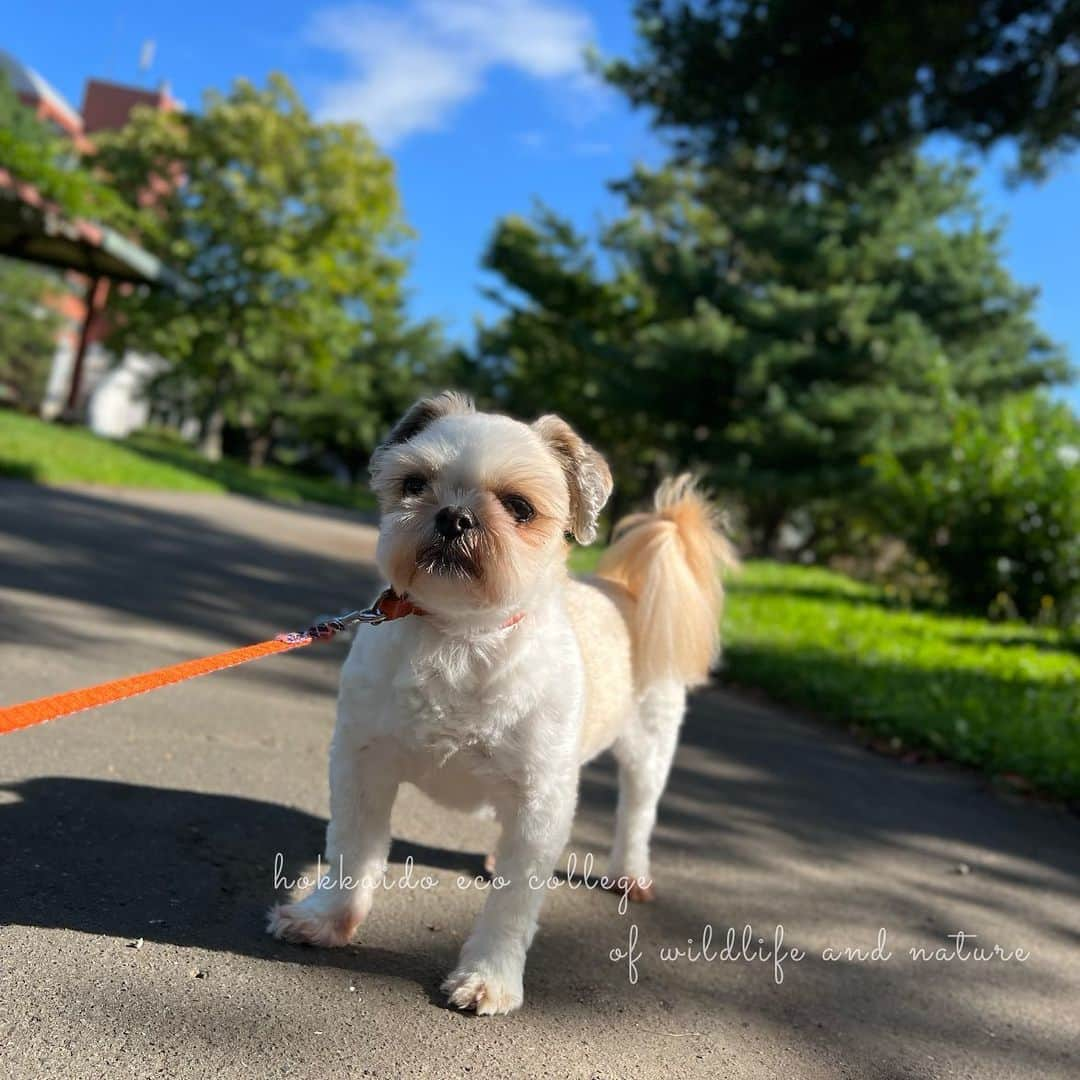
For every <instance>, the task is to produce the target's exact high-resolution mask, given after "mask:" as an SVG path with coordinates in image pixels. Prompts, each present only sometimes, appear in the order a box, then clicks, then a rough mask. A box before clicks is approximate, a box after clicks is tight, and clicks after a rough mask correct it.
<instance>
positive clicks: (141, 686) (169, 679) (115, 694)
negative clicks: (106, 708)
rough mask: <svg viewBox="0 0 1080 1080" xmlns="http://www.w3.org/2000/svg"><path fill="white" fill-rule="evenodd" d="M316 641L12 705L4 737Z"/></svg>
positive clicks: (1, 713)
mask: <svg viewBox="0 0 1080 1080" xmlns="http://www.w3.org/2000/svg"><path fill="white" fill-rule="evenodd" d="M314 640H315V639H314V638H310V637H306V636H304V635H296V640H295V641H294V640H284V639H281V638H274V639H273V640H272V641H260V642H259V644H258V645H248V646H246V647H245V648H243V649H231V650H230V651H229V652H223V653H217V654H215V655H214V656H204V657H202V658H201V659H199V660H185V661H184V662H183V663H181V664H173V665H172V666H171V667H163V668H158V669H157V670H155V671H144V672H143V673H142V674H141V675H130V676H128V678H126V679H114V680H113V681H112V682H106V683H100V684H99V685H97V686H88V687H86V688H85V689H83V690H69V691H68V692H67V693H66V694H53V695H52V696H51V697H43V698H38V699H37V700H36V701H24V702H23V703H22V704H21V705H9V706H7V708H3V709H0V735H6V734H7V733H8V732H9V731H18V730H19V729H20V728H28V727H33V726H34V725H35V724H44V723H45V721H46V720H56V719H58V718H59V717H61V716H71V715H72V713H79V712H85V711H86V710H87V709H96V708H97V707H98V706H99V705H109V704H111V703H112V702H114V701H123V700H125V699H126V698H130V697H135V696H136V695H137V694H145V693H148V692H149V691H150V690H157V689H158V687H160V686H172V684H173V683H178V682H183V681H184V680H185V679H194V678H196V677H197V676H199V675H209V674H210V673H211V672H212V671H223V670H224V669H225V668H231V667H236V665H237V664H246V663H247V662H248V661H249V660H261V659H262V658H263V657H264V656H273V655H274V653H280V652H288V651H289V650H290V649H299V648H301V647H303V646H304V645H310V644H311V643H312V641H314Z"/></svg>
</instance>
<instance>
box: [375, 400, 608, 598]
mask: <svg viewBox="0 0 1080 1080" xmlns="http://www.w3.org/2000/svg"><path fill="white" fill-rule="evenodd" d="M371 475H372V486H373V487H374V490H375V493H376V495H377V496H378V499H379V506H380V509H381V511H382V520H381V524H380V529H379V544H378V548H377V560H378V563H379V568H380V569H381V570H382V572H383V574H384V575H385V576H386V578H387V579H388V580H389V582H390V584H391V585H392V586H393V587H394V589H395V590H396V591H397V592H398V593H399V594H401V595H405V594H408V595H409V597H410V598H411V599H413V600H415V601H416V603H417V604H419V605H420V606H421V607H425V608H428V609H429V610H431V611H435V612H448V613H449V612H462V613H467V612H468V611H479V610H488V609H491V610H505V609H510V608H513V607H514V606H515V605H516V604H517V603H518V602H519V601H521V600H523V599H524V598H525V597H527V596H528V595H530V593H531V592H532V590H533V589H534V588H535V587H536V585H537V583H538V582H540V581H542V580H544V579H545V577H546V575H547V573H548V572H550V569H551V567H552V565H553V564H554V563H555V562H557V561H559V562H561V561H562V559H563V558H564V557H565V539H564V538H565V535H566V534H567V533H572V534H573V535H574V536H575V537H576V538H577V539H578V540H579V541H580V542H582V543H591V541H592V540H593V539H594V538H595V536H596V519H597V516H598V515H599V513H600V510H601V509H602V508H603V505H604V503H605V502H606V501H607V498H608V496H609V495H610V494H611V473H610V471H609V469H608V467H607V464H606V463H605V462H604V460H603V458H601V457H600V455H599V454H597V453H596V451H594V450H593V449H592V448H591V447H590V446H588V445H587V444H586V443H585V442H583V441H582V440H581V439H580V438H579V437H578V436H577V435H576V434H575V433H574V431H573V430H572V429H571V428H570V427H569V425H568V424H566V423H565V421H563V420H560V419H559V418H558V417H557V416H544V417H541V418H540V419H539V420H537V421H536V423H535V424H532V425H528V424H522V423H519V422H518V421H516V420H511V419H510V418H509V417H506V416H497V415H493V414H490V413H477V412H476V411H475V409H474V407H473V404H472V402H471V401H470V400H469V399H468V398H466V397H464V396H462V395H460V394H455V393H452V392H447V393H443V394H439V395H437V396H436V397H433V398H426V399H424V400H421V401H418V402H417V403H416V404H415V405H413V406H412V408H411V409H409V411H408V412H407V413H406V414H405V415H404V416H403V417H402V418H401V420H400V421H398V423H397V425H396V426H395V427H394V429H393V430H392V431H391V432H390V435H389V436H388V438H387V440H386V442H384V443H383V444H382V445H381V446H380V447H379V448H378V449H377V450H376V451H375V453H374V454H373V455H372V459H371Z"/></svg>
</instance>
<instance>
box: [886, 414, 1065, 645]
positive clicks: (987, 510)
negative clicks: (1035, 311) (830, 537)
mask: <svg viewBox="0 0 1080 1080" xmlns="http://www.w3.org/2000/svg"><path fill="white" fill-rule="evenodd" d="M952 412H953V415H952V420H951V422H952V437H951V439H950V449H949V451H948V452H947V453H944V454H940V455H935V456H933V457H932V458H931V459H930V460H927V461H924V462H922V463H919V464H908V465H906V466H905V464H904V463H903V462H901V461H900V460H899V459H898V458H897V457H896V456H895V455H882V457H881V459H880V461H879V470H880V482H881V489H882V490H881V499H882V503H883V512H884V516H885V518H886V520H887V522H888V524H889V526H890V527H891V529H892V530H893V531H894V532H895V534H896V535H897V536H900V537H902V538H903V539H904V540H905V542H906V543H907V545H908V546H909V547H910V548H911V549H912V550H913V551H915V552H917V553H918V554H919V555H921V556H922V558H924V559H925V560H926V561H927V563H929V564H930V566H931V567H932V568H934V569H935V570H937V571H938V572H939V573H940V574H941V575H942V577H943V578H944V580H945V582H946V585H947V588H948V592H949V598H950V600H951V601H952V602H953V603H954V604H955V605H958V606H964V607H968V608H973V609H975V610H977V611H987V610H993V611H997V612H999V613H1000V612H1003V613H1006V614H1013V615H1015V614H1019V615H1021V616H1023V617H1024V618H1028V619H1035V618H1040V619H1042V620H1044V621H1058V622H1061V623H1062V624H1064V625H1076V624H1080V422H1078V421H1077V419H1076V417H1075V416H1074V415H1073V413H1072V412H1071V410H1070V409H1069V408H1068V407H1067V406H1066V405H1063V404H1055V403H1053V402H1050V401H1048V400H1046V399H1045V398H1043V397H1040V396H1029V397H1019V398H1013V399H1010V400H1008V401H1006V402H1005V403H1003V404H1002V405H1001V406H999V407H997V408H995V409H992V410H989V411H980V410H978V409H975V408H973V407H971V406H960V407H956V408H955V409H954V410H952Z"/></svg>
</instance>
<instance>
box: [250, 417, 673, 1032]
mask: <svg viewBox="0 0 1080 1080" xmlns="http://www.w3.org/2000/svg"><path fill="white" fill-rule="evenodd" d="M435 402H436V405H435V407H433V406H432V403H431V402H426V403H418V406H419V405H423V406H424V408H423V409H422V410H418V407H414V410H418V411H420V412H421V413H422V414H423V415H424V416H425V418H426V416H427V414H429V413H434V414H435V416H434V417H433V418H432V419H431V420H430V421H427V420H426V419H425V426H424V427H423V429H422V430H420V431H416V430H410V433H409V436H408V438H407V439H406V440H404V441H403V444H402V445H388V446H385V447H383V448H381V449H380V460H381V461H393V460H394V459H395V456H396V457H398V458H400V456H401V454H402V453H411V452H414V451H415V453H417V454H418V455H423V461H424V465H425V468H430V469H431V470H432V473H433V479H432V491H433V495H432V500H431V505H430V507H427V509H425V504H423V503H422V502H421V503H420V505H419V506H418V507H417V506H415V505H414V504H410V503H406V507H405V510H400V509H399V508H398V506H397V503H396V501H395V500H396V499H397V498H398V496H397V495H396V494H395V492H396V491H397V488H396V487H393V486H386V485H385V484H384V486H383V487H382V488H380V483H381V480H380V475H379V474H378V473H376V476H375V486H376V490H378V491H379V494H380V499H381V501H382V503H383V509H384V518H383V532H382V536H381V539H380V545H379V553H380V554H379V559H380V565H382V566H383V568H384V572H386V573H387V576H388V577H390V576H391V574H390V567H391V566H394V565H396V566H398V568H399V569H398V572H399V573H400V572H401V571H400V559H399V561H398V563H394V558H395V554H396V553H397V554H400V551H401V550H404V548H403V545H407V544H412V545H414V546H415V543H416V533H417V530H418V529H419V530H422V529H423V528H424V524H423V520H424V519H423V514H424V513H428V512H429V513H431V514H434V512H435V511H436V510H437V509H438V505H439V503H441V502H445V501H446V500H447V499H448V498H452V500H453V502H454V504H462V505H476V506H481V505H486V504H485V503H484V501H483V495H484V491H485V490H488V489H490V490H495V488H497V483H498V476H497V475H496V476H495V477H494V478H492V477H491V476H490V473H491V472H492V468H493V466H492V459H493V458H495V459H498V458H499V456H500V453H499V452H496V451H495V450H494V449H492V445H493V443H492V440H493V439H494V440H495V441H496V442H498V443H499V445H500V446H501V447H503V448H505V447H506V445H507V438H506V436H507V434H508V433H509V434H510V435H511V436H514V433H513V432H512V431H509V429H508V428H507V426H506V425H507V424H508V423H510V422H508V421H507V420H506V419H505V418H502V417H490V416H485V415H483V414H472V413H463V412H462V410H461V408H460V406H458V405H457V403H456V402H452V403H451V404H452V405H454V406H455V407H454V408H452V409H451V408H449V407H447V408H446V409H445V410H444V411H446V412H447V414H448V415H446V416H445V417H441V416H439V415H438V413H439V403H440V402H444V399H435ZM515 426H516V427H517V428H520V429H521V430H520V432H519V433H518V434H517V435H516V438H517V443H516V444H514V443H513V439H511V440H510V445H512V446H513V447H514V449H513V453H514V454H517V455H544V454H550V453H553V452H552V451H549V450H547V449H546V448H545V445H544V444H543V442H542V441H541V439H539V438H537V437H536V436H535V435H534V434H533V433H532V429H529V428H526V427H525V426H524V425H515ZM412 427H413V428H415V425H412ZM496 437H497V438H496ZM489 444H490V445H489ZM485 447H487V449H486V450H484V449H483V448H485ZM478 448H479V451H482V452H479V451H478ZM586 449H588V448H586ZM391 451H393V452H391ZM590 453H592V454H595V452H594V451H590ZM478 458H479V460H477V459H478ZM399 464H400V463H399ZM549 464H553V467H552V468H549V469H547V470H546V471H545V468H542V467H541V468H537V469H534V470H532V472H531V473H528V475H537V476H539V477H540V478H541V481H540V482H541V483H545V484H565V485H568V486H570V487H571V488H572V485H573V483H574V477H573V476H572V475H571V476H568V477H567V478H566V479H563V471H562V470H564V469H566V468H567V465H566V462H565V460H559V459H557V458H554V457H553V458H552V460H551V462H550V463H549ZM586 464H588V466H589V467H591V468H595V466H594V465H592V464H591V463H589V462H587V463H586ZM605 468H606V467H605ZM495 471H496V473H497V472H498V468H497V467H495ZM481 474H483V477H482V478H481ZM445 478H449V479H445ZM545 478H546V479H545ZM589 482H590V481H589V480H588V478H586V485H587V484H588V483H589ZM394 484H397V485H399V486H400V481H399V480H395V481H394ZM440 485H441V486H440ZM492 485H495V487H492ZM450 489H452V493H451V494H448V492H450ZM548 494H550V496H551V498H550V502H549V504H550V505H552V506H559V507H562V508H563V509H562V511H560V512H562V513H565V514H567V515H570V514H572V513H574V512H576V511H575V509H574V508H573V507H572V506H571V503H572V501H573V499H572V491H571V493H570V494H569V495H568V492H567V490H566V489H565V488H560V489H559V490H557V491H552V492H549V493H548ZM490 501H491V500H489V502H490ZM597 501H598V500H596V499H593V503H594V504H595V503H596V502H597ZM410 507H412V509H410ZM599 510H600V505H595V508H592V507H591V508H590V512H591V517H592V520H591V521H586V522H585V523H584V524H585V527H586V528H589V527H595V515H596V514H597V513H599ZM418 516H419V518H420V520H419V522H418V520H417V519H418ZM496 524H497V523H496ZM504 524H505V523H504ZM569 525H570V522H569V521H566V522H558V521H556V522H554V523H550V524H549V525H548V526H546V528H547V529H548V533H550V536H549V535H548V533H543V534H542V535H540V536H539V538H537V536H536V535H535V534H534V536H533V538H532V539H531V541H530V542H529V543H527V544H526V543H525V542H524V541H521V542H520V546H518V547H516V548H515V547H514V545H515V544H518V543H519V541H518V539H517V537H518V535H519V534H518V533H517V532H515V531H514V529H513V528H509V529H504V533H505V534H506V535H507V536H509V540H506V539H505V538H504V540H502V541H500V542H503V543H508V544H509V545H510V547H511V550H510V552H509V555H508V558H509V559H510V561H511V563H512V566H511V567H510V568H508V569H506V570H505V571H504V572H505V576H506V581H507V582H511V583H512V585H513V591H514V595H513V596H512V597H509V600H511V601H512V603H510V604H509V607H508V606H507V600H508V597H507V596H506V589H507V588H510V585H506V586H505V588H502V589H501V590H498V589H497V590H494V592H491V591H489V592H487V593H483V594H482V595H484V596H488V597H489V600H488V601H486V602H487V603H489V604H490V603H491V602H492V601H490V596H491V595H497V596H498V604H497V606H495V607H491V606H487V607H485V606H484V603H485V602H482V601H481V600H480V599H478V596H480V595H481V592H480V590H479V589H478V588H472V587H470V586H469V585H468V584H467V583H464V584H462V583H457V582H455V581H453V580H451V579H450V578H447V577H442V578H438V575H435V576H434V577H425V576H424V575H422V574H417V575H415V576H414V577H413V578H412V579H411V580H410V581H409V584H408V589H409V594H410V597H411V598H412V599H414V600H415V601H416V602H417V603H419V604H420V605H421V606H423V607H424V608H425V609H426V610H427V611H428V614H427V615H425V616H409V617H406V618H403V619H400V620H396V621H393V622H389V623H385V624H383V625H380V626H377V627H363V628H361V629H360V630H358V631H357V635H356V639H355V641H354V643H353V646H352V649H351V651H350V653H349V656H348V659H347V660H346V662H345V666H344V669H343V671H342V677H341V692H340V696H339V700H338V714H337V726H336V728H335V731H334V737H333V743H332V747H331V754H330V787H331V807H330V809H331V820H330V825H329V828H328V830H327V841H326V859H327V862H328V863H329V864H330V867H331V869H332V876H334V875H336V873H337V871H338V869H339V868H340V869H342V870H343V871H344V873H345V874H346V875H349V876H351V877H352V878H353V879H354V883H355V882H361V883H362V884H361V885H360V887H354V888H342V887H340V886H337V887H333V886H332V887H329V888H322V889H319V890H317V891H316V892H314V893H312V894H311V895H310V896H308V897H307V898H306V899H304V900H303V901H301V902H298V903H292V904H287V905H283V906H278V907H276V908H274V909H273V910H272V911H271V913H270V921H269V929H270V930H271V932H272V933H274V934H275V935H277V936H279V937H282V938H286V939H289V940H293V941H302V942H308V943H311V944H317V945H344V944H347V943H348V942H349V941H350V940H351V939H352V937H353V935H354V933H355V931H356V929H357V927H358V926H359V925H360V923H361V922H362V921H363V919H364V918H365V916H366V915H367V914H368V911H369V910H370V908H371V904H372V900H373V897H374V893H375V889H376V887H377V885H378V883H379V881H381V878H382V875H383V874H384V872H385V869H386V860H387V855H388V853H389V848H390V827H389V826H390V813H391V809H392V807H393V803H394V798H395V796H396V794H397V790H398V788H399V786H400V785H401V784H402V783H411V784H413V785H415V786H416V787H417V788H419V789H420V790H421V791H424V792H425V793H427V794H428V795H430V796H431V797H433V798H434V799H436V800H438V801H440V802H442V803H443V804H445V805H447V806H451V807H454V808H459V809H480V808H481V807H485V806H486V807H491V808H492V809H493V810H494V812H495V815H496V817H497V818H498V820H499V822H500V823H501V826H502V839H501V841H500V845H499V853H498V865H497V873H498V875H499V876H500V877H501V878H503V879H504V880H505V881H507V882H508V883H509V885H508V886H507V887H505V888H501V889H498V890H491V891H490V892H489V895H488V899H487V901H486V903H485V906H484V908H483V910H482V912H481V914H480V916H479V918H478V919H477V922H476V924H475V926H474V928H473V930H472V933H471V934H470V935H469V937H468V939H467V940H466V942H465V944H464V946H463V947H462V949H461V954H460V957H459V959H458V963H457V966H456V967H455V968H454V970H453V971H452V972H451V973H450V974H449V975H448V976H447V978H446V980H445V982H444V984H443V989H444V991H445V992H446V994H447V997H448V1000H449V1002H450V1003H451V1004H453V1005H455V1006H458V1007H459V1008H475V1009H476V1011H477V1012H478V1013H482V1014H492V1013H504V1012H509V1011H510V1010H512V1009H515V1008H517V1007H518V1006H519V1005H520V1004H521V1003H522V999H523V976H524V969H525V955H526V951H527V949H528V947H529V944H530V942H531V941H532V938H533V935H534V933H535V931H536V926H537V917H538V914H539V910H540V905H541V902H542V900H543V896H544V890H543V889H541V888H536V887H533V886H534V884H535V882H537V881H539V880H543V879H546V878H547V877H548V876H549V875H550V873H551V871H552V870H553V869H554V867H555V865H556V863H557V860H558V859H559V856H560V854H561V852H562V850H563V848H564V846H565V844H566V842H567V840H568V838H569V834H570V828H571V824H572V821H573V816H574V809H575V803H576V799H577V786H578V772H579V768H580V764H581V757H582V753H583V744H584V743H585V741H586V740H585V739H584V731H583V725H584V724H585V722H586V716H587V709H586V705H587V702H586V676H585V671H586V667H585V664H584V661H583V654H582V646H581V644H580V642H579V638H578V636H577V635H576V634H575V630H574V623H573V618H572V613H571V612H570V611H569V610H568V603H567V579H566V574H565V569H564V559H565V548H564V546H563V541H562V535H561V534H562V531H563V529H564V528H566V527H569ZM399 530H400V531H399ZM497 531H498V530H497V529H496V532H497ZM407 550H409V551H411V550H413V549H412V548H407ZM496 572H498V571H497V570H494V569H493V571H492V573H496ZM436 578H438V579H437V580H436ZM496 584H498V583H496ZM601 602H602V603H603V604H605V605H607V608H606V609H605V610H609V611H610V610H614V609H613V608H612V606H611V601H610V600H608V599H607V598H606V597H604V598H601ZM507 610H513V611H515V612H524V618H522V619H521V620H520V621H518V622H516V623H514V624H513V625H510V626H505V625H503V624H504V621H505V618H506V612H507ZM616 629H617V631H618V636H617V638H616V639H613V640H615V641H616V644H618V643H625V644H624V645H620V646H619V647H624V648H625V650H626V652H627V653H628V652H629V649H630V633H629V631H628V629H627V628H626V627H624V626H620V627H618V628H615V627H612V630H611V633H612V634H615V633H616ZM626 670H629V668H628V667H627V668H626ZM621 689H622V690H623V691H624V693H623V696H614V697H612V696H611V694H609V695H608V700H614V701H617V702H621V701H624V700H625V702H628V703H629V705H628V706H626V707H623V706H620V709H621V711H622V712H624V713H626V715H622V716H620V717H619V718H618V723H617V724H616V725H615V726H614V728H613V729H612V730H611V731H610V733H609V734H607V735H606V737H604V738H603V740H602V741H603V744H604V745H611V743H612V741H613V740H614V746H615V752H616V755H617V758H618V761H619V775H620V798H619V809H618V823H617V828H616V843H615V847H614V851H613V863H612V871H613V874H614V875H615V876H616V877H627V878H642V879H643V880H647V879H648V875H649V860H648V840H649V834H650V832H651V830H652V826H653V823H654V821H655V817H656V805H657V802H658V800H659V798H660V794H661V792H662V790H663V787H664V784H665V782H666V779H667V774H668V770H669V768H670V764H671V759H672V755H673V753H674V750H675V743H676V740H677V735H678V727H679V723H680V721H681V718H682V713H683V709H684V705H685V688H684V686H683V685H682V683H680V682H676V681H672V680H670V679H668V680H665V681H659V682H655V683H653V684H651V685H648V686H645V687H637V688H627V687H625V686H624V687H622V688H621ZM600 696H602V695H598V697H597V698H596V699H594V700H599V698H600ZM594 711H595V710H594ZM605 731H606V729H605Z"/></svg>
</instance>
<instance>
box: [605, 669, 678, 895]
mask: <svg viewBox="0 0 1080 1080" xmlns="http://www.w3.org/2000/svg"><path fill="white" fill-rule="evenodd" d="M685 711H686V688H685V687H684V686H683V685H682V684H681V683H677V682H674V681H670V680H668V681H663V682H658V683H654V684H653V685H652V686H649V687H648V688H647V689H646V690H645V691H644V692H643V693H642V695H641V697H640V699H639V702H638V715H637V716H636V717H635V718H634V719H633V721H631V723H630V724H629V725H628V726H627V729H626V731H625V732H624V733H623V734H622V735H621V736H620V737H619V739H618V740H617V741H616V743H615V745H614V747H613V749H614V753H615V758H616V760H617V761H618V763H619V804H618V810H617V811H616V820H615V843H614V846H613V847H612V850H611V865H610V869H609V872H608V876H609V878H612V879H614V880H615V881H617V882H618V883H619V890H620V891H625V892H626V895H627V896H628V898H629V899H631V900H652V899H653V897H654V891H653V884H652V875H651V867H650V864H649V839H650V837H651V835H652V830H653V826H654V825H655V824H656V809H657V805H658V804H659V802H660V796H661V795H662V794H663V793H664V787H665V785H666V784H667V778H668V773H669V772H670V771H671V762H672V759H673V758H674V756H675V747H676V745H677V744H678V741H679V727H680V726H681V724H682V718H683V714H684V713H685Z"/></svg>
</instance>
